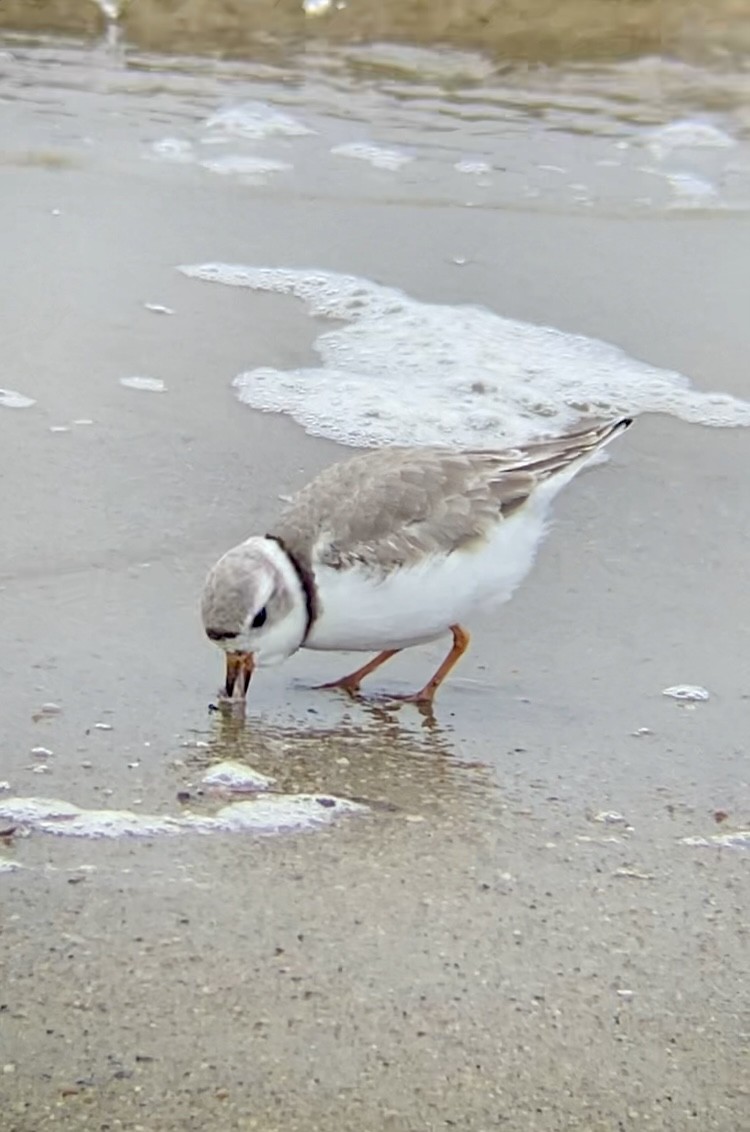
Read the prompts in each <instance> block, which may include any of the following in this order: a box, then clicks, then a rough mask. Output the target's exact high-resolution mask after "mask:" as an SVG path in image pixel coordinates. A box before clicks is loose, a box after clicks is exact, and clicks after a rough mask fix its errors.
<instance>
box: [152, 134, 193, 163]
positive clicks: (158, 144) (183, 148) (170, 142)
mask: <svg viewBox="0 0 750 1132" xmlns="http://www.w3.org/2000/svg"><path fill="white" fill-rule="evenodd" d="M151 151H152V152H153V153H154V154H155V155H156V156H157V157H160V158H161V159H162V161H174V162H176V163H177V164H178V165H186V164H189V162H191V161H193V146H192V143H191V142H189V141H185V140H184V139H183V138H161V139H160V140H159V141H155V142H154V143H153V145H152V146H151Z"/></svg>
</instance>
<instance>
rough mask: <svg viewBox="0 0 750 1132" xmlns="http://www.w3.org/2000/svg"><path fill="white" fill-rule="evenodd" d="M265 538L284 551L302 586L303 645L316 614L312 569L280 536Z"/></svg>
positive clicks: (316, 604) (316, 605) (316, 593)
mask: <svg viewBox="0 0 750 1132" xmlns="http://www.w3.org/2000/svg"><path fill="white" fill-rule="evenodd" d="M266 538H270V539H273V541H274V542H275V543H277V545H278V546H280V547H281V549H282V550H283V551H284V554H286V556H287V558H288V559H289V561H290V562H291V564H292V566H293V567H294V570H295V573H296V574H297V577H298V578H299V582H300V585H301V586H302V592H303V594H304V595H305V611H306V613H307V624H306V625H305V635H304V637H303V638H302V644H303V645H304V643H305V641H306V640H307V638H308V636H309V635H310V630H311V629H312V627H313V622H314V621H315V618H316V617H317V615H318V591H317V590H316V588H315V579H314V577H313V574H312V570H310V569H309V568H308V567H307V566H306V565H305V564H304V563H303V562H302V561H301V559H299V558H298V557H297V555H296V554H294V553H293V552H292V551H291V550H290V549H289V547H288V546H287V545H286V543H285V542H284V540H283V539H282V538H279V536H278V535H266Z"/></svg>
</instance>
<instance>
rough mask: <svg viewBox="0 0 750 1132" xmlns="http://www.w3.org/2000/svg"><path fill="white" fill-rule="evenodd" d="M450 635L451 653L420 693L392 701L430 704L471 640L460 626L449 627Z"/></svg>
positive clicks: (397, 697)
mask: <svg viewBox="0 0 750 1132" xmlns="http://www.w3.org/2000/svg"><path fill="white" fill-rule="evenodd" d="M451 633H452V634H453V644H452V646H451V651H450V652H449V653H448V655H447V656H446V658H445V660H444V661H443V663H442V664H441V665H440V667H439V668H438V670H437V672H436V673H435V675H434V676H433V677H432V678H431V679H430V680H428V681H427V683H426V684H425V686H424V688H422V690H421V692H412V693H411V695H408V696H394V697H393V699H394V700H402V701H403V702H404V703H408V704H432V701H433V699H434V698H435V692H436V691H437V690H438V688H439V687H440V685H441V684H442V682H443V680H445V678H446V676H447V675H448V673H449V672H450V671H451V669H452V668H453V667H454V666H455V665H456V664H458V662H459V660H460V659H461V657H462V656H463V655H464V653H465V652H466V650H467V648H468V647H469V641H470V640H471V637H470V636H469V634H468V633H467V632H466V630H465V629H462V628H461V626H460V625H451Z"/></svg>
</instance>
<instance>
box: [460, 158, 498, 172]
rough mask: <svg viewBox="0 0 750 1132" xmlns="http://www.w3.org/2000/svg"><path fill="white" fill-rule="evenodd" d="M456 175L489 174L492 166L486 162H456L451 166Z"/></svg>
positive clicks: (466, 160) (467, 159) (468, 160)
mask: <svg viewBox="0 0 750 1132" xmlns="http://www.w3.org/2000/svg"><path fill="white" fill-rule="evenodd" d="M453 168H454V169H455V170H456V172H457V173H476V174H483V173H491V172H492V166H491V165H490V164H489V163H488V162H487V161H472V160H470V159H469V158H465V159H464V160H463V161H457V162H456V164H455V165H454V166H453Z"/></svg>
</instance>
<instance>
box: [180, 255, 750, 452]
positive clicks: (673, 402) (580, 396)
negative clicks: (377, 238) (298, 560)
mask: <svg viewBox="0 0 750 1132" xmlns="http://www.w3.org/2000/svg"><path fill="white" fill-rule="evenodd" d="M179 270H180V271H182V272H183V273H184V274H185V275H188V276H190V277H192V278H195V279H202V280H207V281H210V282H216V283H223V284H228V285H231V286H238V287H248V288H250V289H252V290H255V291H272V292H277V293H280V294H286V295H294V296H296V297H297V298H299V299H302V300H303V301H304V302H305V304H306V305H307V307H308V310H309V313H310V314H311V315H314V316H317V317H322V318H329V319H335V320H337V321H339V322H343V323H344V324H345V325H343V326H341V327H338V328H336V329H334V330H329V331H327V332H325V333H322V334H320V336H319V337H318V339H317V341H316V343H315V347H316V350H317V352H318V354H319V355H320V358H321V362H322V364H321V365H320V366H316V367H312V368H305V369H293V370H277V369H271V368H269V367H264V368H258V369H253V370H250V371H249V372H247V373H242V374H240V375H239V376H237V377H235V379H234V383H233V384H234V387H235V389H236V391H237V396H238V398H239V399H240V401H242V402H244V403H245V404H247V405H250V406H252V407H253V408H255V409H260V410H264V411H267V412H279V413H287V414H289V415H290V416H291V417H293V418H294V420H296V421H297V422H298V423H299V424H301V425H302V427H303V428H305V429H306V430H307V431H308V432H310V433H312V434H314V435H317V436H325V437H328V438H330V439H332V440H337V441H339V442H340V443H344V444H353V445H365V446H366V445H381V444H446V445H455V446H460V447H470V446H474V447H497V446H500V445H506V444H507V445H510V446H512V445H516V444H522V443H524V442H525V441H527V440H529V439H531V438H533V437H535V436H540V435H543V434H549V433H554V432H558V431H561V430H564V429H566V428H568V427H570V426H571V425H573V424H575V422H576V421H577V420H578V419H579V418H580V417H581V416H582V415H585V414H594V415H598V416H602V417H608V416H619V415H623V414H628V415H633V414H637V413H645V412H655V413H656V412H662V413H670V414H672V415H673V416H676V417H679V418H681V419H682V420H685V421H692V422H695V423H699V424H704V425H713V426H716V427H729V426H739V425H742V426H748V425H750V403H748V402H746V401H741V400H739V399H737V398H735V397H731V396H729V395H728V394H724V393H702V392H700V391H698V390H695V389H693V388H692V387H691V385H690V382H689V381H688V379H687V378H686V377H684V376H683V375H682V374H680V373H676V372H673V371H670V370H664V369H658V368H657V367H655V366H650V365H648V364H646V363H645V362H641V361H637V360H636V359H634V358H631V357H629V356H628V355H627V354H626V353H624V352H623V351H622V350H620V349H618V348H617V347H615V346H611V345H609V344H607V343H605V342H600V341H598V340H596V339H592V338H585V337H583V336H580V335H574V334H566V333H563V332H561V331H559V330H554V329H551V328H549V327H545V326H535V325H532V324H530V323H525V322H519V321H516V320H514V319H508V318H503V317H501V316H500V315H497V314H495V313H494V312H493V311H490V310H488V309H486V308H485V307H480V306H449V305H438V304H432V303H421V302H418V301H417V300H415V299H412V298H410V297H409V296H408V295H406V294H404V293H403V292H402V291H399V290H397V289H396V288H390V287H384V286H381V285H379V284H377V283H373V282H371V281H370V280H368V279H362V278H358V277H356V276H353V275H338V274H335V273H333V272H325V271H316V270H294V269H288V268H270V267H245V266H238V265H231V264H222V263H213V264H201V265H193V266H185V267H181V268H180V269H179Z"/></svg>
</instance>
